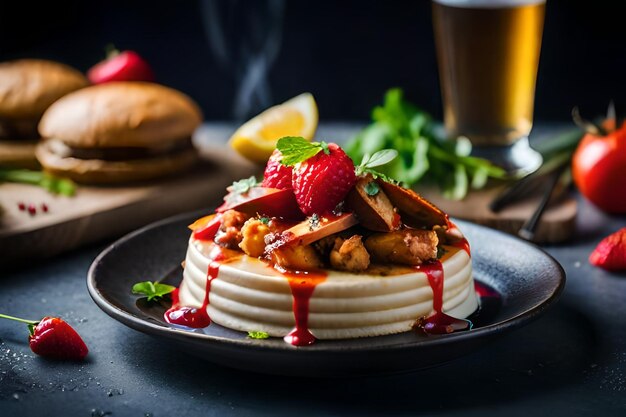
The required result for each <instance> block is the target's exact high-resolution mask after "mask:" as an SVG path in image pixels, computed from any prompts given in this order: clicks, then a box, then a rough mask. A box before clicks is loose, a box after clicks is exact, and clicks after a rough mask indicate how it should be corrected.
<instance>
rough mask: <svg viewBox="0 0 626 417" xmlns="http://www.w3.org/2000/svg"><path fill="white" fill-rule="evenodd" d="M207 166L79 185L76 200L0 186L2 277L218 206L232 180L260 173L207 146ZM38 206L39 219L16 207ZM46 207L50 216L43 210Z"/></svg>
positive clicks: (21, 187) (16, 186) (204, 151)
mask: <svg viewBox="0 0 626 417" xmlns="http://www.w3.org/2000/svg"><path fill="white" fill-rule="evenodd" d="M201 154H202V156H203V162H202V163H201V164H199V165H198V166H197V167H196V168H195V169H194V170H193V171H192V172H189V173H188V174H185V175H182V176H178V177H173V178H169V179H165V180H161V181H155V182H151V183H143V184H135V185H129V186H115V187H104V186H102V187H92V186H79V187H78V188H77V193H76V195H75V196H73V197H63V196H52V195H50V194H49V193H47V192H46V191H44V190H43V189H41V188H38V187H34V186H30V185H23V184H11V183H7V184H0V205H1V206H2V207H3V209H4V214H3V216H2V217H1V218H0V272H1V271H2V270H3V267H6V266H9V265H15V264H19V263H21V262H24V261H26V260H28V261H29V262H33V260H35V262H36V260H40V259H43V258H46V257H50V256H54V255H56V254H59V253H61V252H63V251H66V250H69V249H72V248H76V247H78V246H81V245H84V244H87V243H90V242H97V241H100V240H102V239H105V238H112V237H116V236H120V235H122V234H124V233H127V232H129V231H131V230H134V229H136V228H138V227H141V226H143V225H146V224H148V223H151V222H153V221H156V220H160V219H163V218H165V217H168V216H171V215H174V214H177V213H182V212H185V211H191V210H197V209H201V208H210V207H211V206H215V205H217V204H218V203H220V201H221V198H222V196H223V195H224V192H225V188H226V187H227V186H228V185H230V184H231V183H232V182H233V181H234V180H236V179H239V178H244V177H248V176H250V175H252V174H253V173H254V174H258V170H259V168H258V167H256V166H254V165H252V164H250V163H247V162H246V161H244V160H243V158H241V157H240V156H238V155H236V154H235V153H234V152H233V151H231V150H230V149H228V148H226V147H225V146H223V145H222V146H219V147H211V146H206V147H204V148H203V149H202V152H201ZM20 202H23V203H25V204H27V205H28V204H31V203H32V204H35V206H36V208H37V214H36V215H34V216H33V215H30V214H29V213H28V211H21V210H20V209H19V207H18V204H19V203H20ZM43 203H45V204H46V205H47V206H48V212H43V211H42V210H41V205H42V204H43Z"/></svg>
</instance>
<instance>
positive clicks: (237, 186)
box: [228, 175, 259, 194]
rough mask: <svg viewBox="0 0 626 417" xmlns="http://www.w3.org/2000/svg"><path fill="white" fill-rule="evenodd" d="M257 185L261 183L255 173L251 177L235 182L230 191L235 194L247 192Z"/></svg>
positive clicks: (229, 188)
mask: <svg viewBox="0 0 626 417" xmlns="http://www.w3.org/2000/svg"><path fill="white" fill-rule="evenodd" d="M257 185H259V183H258V181H257V180H256V178H255V177H254V175H253V176H251V177H250V178H245V179H243V180H239V181H235V182H233V185H231V186H230V187H228V191H230V192H231V193H235V194H246V193H247V192H248V191H250V188H252V187H256V186H257Z"/></svg>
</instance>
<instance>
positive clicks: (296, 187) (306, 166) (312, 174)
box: [277, 137, 356, 215]
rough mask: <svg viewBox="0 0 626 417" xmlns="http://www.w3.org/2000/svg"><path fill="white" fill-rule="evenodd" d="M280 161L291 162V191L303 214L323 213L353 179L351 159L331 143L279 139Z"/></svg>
mask: <svg viewBox="0 0 626 417" xmlns="http://www.w3.org/2000/svg"><path fill="white" fill-rule="evenodd" d="M277 147H278V149H279V150H280V151H281V152H282V154H283V159H282V163H283V164H285V165H294V167H293V172H292V175H291V183H292V185H293V191H294V194H295V195H296V201H297V202H298V205H299V206H300V210H302V212H303V213H304V214H307V215H312V214H324V213H327V212H330V211H332V210H333V209H334V208H335V207H337V205H338V204H339V203H340V202H341V201H343V199H344V198H345V197H346V195H347V194H348V191H350V189H351V188H352V187H354V184H355V183H356V175H355V173H354V163H353V162H352V160H351V159H350V157H349V156H348V155H346V153H345V152H344V151H343V149H341V148H340V147H339V146H337V145H336V144H334V143H329V144H326V143H324V142H320V143H318V142H313V143H310V142H308V141H306V140H305V139H303V138H296V137H287V138H282V139H279V141H278V145H277Z"/></svg>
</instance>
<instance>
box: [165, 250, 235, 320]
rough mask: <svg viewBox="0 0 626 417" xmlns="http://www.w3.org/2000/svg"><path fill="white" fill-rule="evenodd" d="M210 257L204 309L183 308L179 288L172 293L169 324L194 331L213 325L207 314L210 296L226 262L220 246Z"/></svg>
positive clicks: (167, 318)
mask: <svg viewBox="0 0 626 417" xmlns="http://www.w3.org/2000/svg"><path fill="white" fill-rule="evenodd" d="M209 257H210V258H211V259H213V260H212V261H211V262H210V263H209V270H208V271H207V277H206V287H205V293H204V301H203V302H202V307H200V308H196V307H188V306H181V305H180V301H179V298H178V288H177V289H176V290H175V292H174V293H172V308H170V309H169V310H167V311H166V312H165V316H164V317H165V321H167V322H168V323H171V324H178V325H180V326H187V327H191V328H194V329H201V328H204V327H207V326H208V325H210V324H211V318H210V317H209V313H208V312H207V307H208V306H209V294H210V292H211V282H212V281H213V280H214V279H215V278H217V275H218V274H219V270H220V262H221V261H223V260H224V254H223V253H222V252H221V250H220V247H219V246H215V248H214V250H213V251H212V252H211V255H210V256H209Z"/></svg>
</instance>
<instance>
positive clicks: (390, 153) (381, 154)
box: [361, 149, 398, 168]
mask: <svg viewBox="0 0 626 417" xmlns="http://www.w3.org/2000/svg"><path fill="white" fill-rule="evenodd" d="M397 156H398V151H396V150H395V149H383V150H382V151H378V152H376V153H375V154H374V155H372V156H369V155H367V154H366V155H365V156H364V157H363V161H362V162H361V166H362V167H366V168H374V167H378V166H381V165H385V164H388V163H389V162H391V161H393V160H394V159H395V158H396V157H397Z"/></svg>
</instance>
